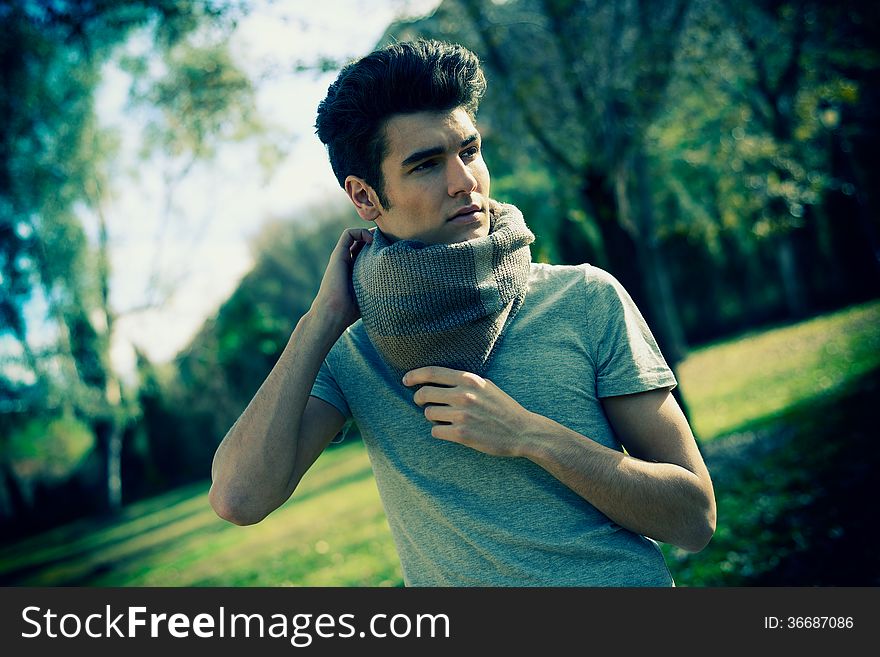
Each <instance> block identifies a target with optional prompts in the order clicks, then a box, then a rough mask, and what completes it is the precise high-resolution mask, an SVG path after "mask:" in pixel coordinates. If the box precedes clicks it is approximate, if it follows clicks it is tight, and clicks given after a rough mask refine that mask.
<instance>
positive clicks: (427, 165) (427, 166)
mask: <svg viewBox="0 0 880 657" xmlns="http://www.w3.org/2000/svg"><path fill="white" fill-rule="evenodd" d="M435 165H436V162H434V161H433V160H428V161H427V162H422V163H421V164H420V165H418V166H417V167H415V168H413V171H414V172H415V171H425V170H426V169H430V168H432V167H434V166H435Z"/></svg>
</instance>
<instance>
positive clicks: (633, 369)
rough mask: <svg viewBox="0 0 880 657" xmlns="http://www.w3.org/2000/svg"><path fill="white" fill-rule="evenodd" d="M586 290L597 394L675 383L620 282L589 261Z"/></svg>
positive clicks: (669, 386)
mask: <svg viewBox="0 0 880 657" xmlns="http://www.w3.org/2000/svg"><path fill="white" fill-rule="evenodd" d="M587 289H588V295H587V316H588V317H589V321H588V324H589V328H590V334H591V338H592V341H593V345H594V358H595V365H596V393H597V395H598V396H599V397H613V396H615V395H629V394H633V393H637V392H645V391H647V390H654V389H657V388H669V389H670V390H671V389H672V388H674V387H675V386H676V385H677V382H676V380H675V375H674V374H673V373H672V370H671V369H670V368H669V365H667V363H666V360H665V359H664V358H663V354H662V353H660V348H659V347H658V346H657V341H656V340H655V339H654V336H653V334H652V333H651V330H650V329H649V328H648V324H647V322H645V318H644V317H643V316H642V313H641V312H639V309H638V308H637V307H636V304H635V302H633V300H632V297H630V295H629V293H628V292H627V291H626V290H625V289H624V288H623V286H622V285H621V284H620V282H619V281H618V280H617V279H616V278H614V277H613V276H612V275H611V274H609V273H608V272H606V271H603V270H601V269H598V268H597V267H592V266H588V268H587Z"/></svg>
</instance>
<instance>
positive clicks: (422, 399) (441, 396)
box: [413, 386, 461, 406]
mask: <svg viewBox="0 0 880 657" xmlns="http://www.w3.org/2000/svg"><path fill="white" fill-rule="evenodd" d="M460 396H461V395H460V393H458V392H457V391H456V390H455V388H438V387H436V386H422V387H421V388H419V389H418V390H416V393H415V394H414V395H413V401H414V402H415V403H416V405H417V406H424V405H425V404H447V405H448V404H453V403H455V402H456V401H457V399H458V397H460Z"/></svg>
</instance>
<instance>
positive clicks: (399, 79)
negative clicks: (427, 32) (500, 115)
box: [315, 40, 486, 208]
mask: <svg viewBox="0 0 880 657" xmlns="http://www.w3.org/2000/svg"><path fill="white" fill-rule="evenodd" d="M485 91H486V78H485V77H484V76H483V71H482V69H481V68H480V61H479V59H478V58H477V56H476V55H475V54H474V53H472V52H471V51H470V50H468V49H467V48H464V47H462V46H459V45H456V44H451V43H444V42H441V41H433V40H418V41H404V42H400V43H394V44H391V45H390V46H387V47H385V48H382V49H380V50H376V51H374V52H372V53H370V54H369V55H367V56H366V57H364V58H362V59H360V60H357V61H355V62H352V63H350V64H348V65H346V66H345V67H344V68H343V69H342V70H341V71H340V72H339V75H338V76H337V78H336V80H335V82H333V84H331V85H330V87H329V88H328V89H327V96H326V97H325V98H324V100H322V101H321V103H320V104H319V105H318V118H317V121H316V122H315V127H316V128H317V130H316V132H317V134H318V138H319V139H320V140H321V142H322V143H323V144H324V145H325V146H326V147H327V153H328V155H329V156H330V166H331V167H333V173H334V174H335V175H336V179H337V180H338V181H339V185H340V186H341V187H343V188H345V179H346V178H347V177H348V176H357V177H358V178H361V179H363V180H364V181H365V182H366V183H367V184H368V185H369V186H370V187H372V188H373V189H374V190H375V191H376V194H377V195H378V197H379V202H380V203H381V204H382V205H383V206H384V207H386V208H387V207H390V205H389V203H388V199H387V198H386V196H385V181H384V179H383V177H382V160H384V159H385V157H386V156H387V154H388V148H387V143H386V139H385V124H386V122H387V121H388V119H390V118H391V117H393V116H395V115H397V114H411V113H414V112H426V111H427V112H443V111H449V110H452V109H455V108H457V107H461V108H463V109H464V110H465V111H466V112H467V113H468V115H469V116H470V117H471V120H472V121H473V120H474V119H475V115H476V113H477V107H478V106H479V104H480V99H481V98H482V96H483V93H484V92H485Z"/></svg>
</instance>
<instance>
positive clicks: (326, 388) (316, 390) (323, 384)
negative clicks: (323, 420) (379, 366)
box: [311, 350, 351, 419]
mask: <svg viewBox="0 0 880 657" xmlns="http://www.w3.org/2000/svg"><path fill="white" fill-rule="evenodd" d="M332 355H333V351H332V350H331V352H330V353H329V354H328V355H327V358H325V359H324V362H323V363H321V369H320V370H318V376H316V377H315V384H314V385H313V386H312V392H311V395H312V397H317V398H318V399H323V400H324V401H325V402H327V403H328V404H332V405H333V406H335V407H336V410H338V411H339V412H340V413H342V415H343V417H345V419H349V418H351V409H350V408H349V407H348V402H347V401H345V395H343V394H342V390H340V388H339V384H338V383H337V382H336V379H335V377H334V376H333V368H332V366H331V364H330V362H329V361H330V360H331V357H332Z"/></svg>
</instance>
